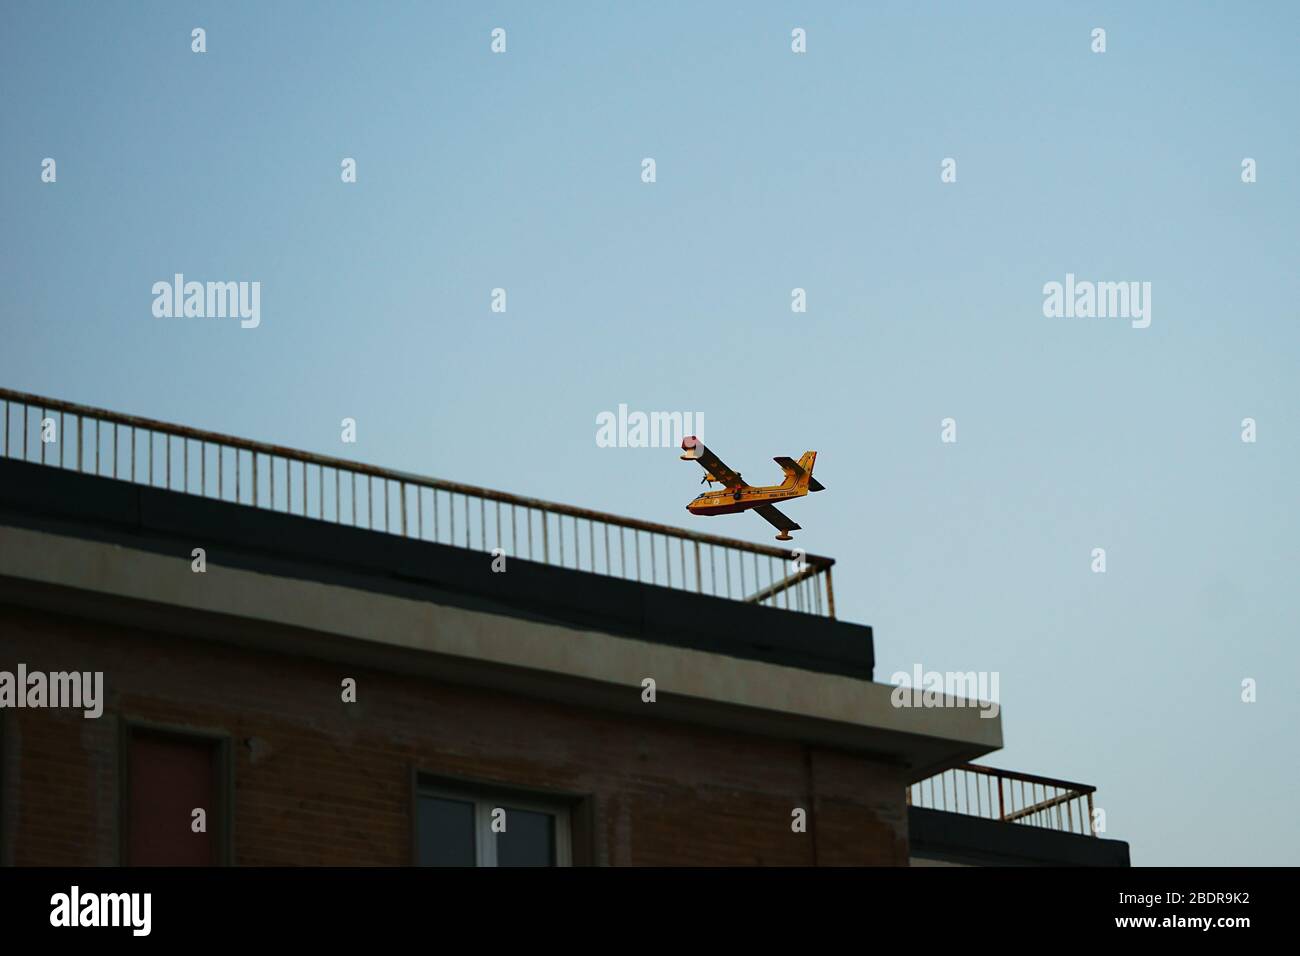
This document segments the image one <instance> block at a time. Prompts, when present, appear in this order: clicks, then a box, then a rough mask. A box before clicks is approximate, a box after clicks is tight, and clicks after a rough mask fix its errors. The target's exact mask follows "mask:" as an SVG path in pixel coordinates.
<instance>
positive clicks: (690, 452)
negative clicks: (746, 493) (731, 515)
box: [682, 436, 749, 488]
mask: <svg viewBox="0 0 1300 956" xmlns="http://www.w3.org/2000/svg"><path fill="white" fill-rule="evenodd" d="M682 449H683V451H684V454H683V455H682V458H684V459H686V460H688V461H691V460H694V461H698V462H699V463H700V464H701V465H702V466H703V467H704V470H705V471H706V472H708V473H709V474H708V476H709V478H711V479H712V480H713V481H717V482H721V483H722V485H723V487H724V488H748V487H749V483H748V482H746V481H745V479H744V478H741V477H740V472H738V471H732V470H731V469H730V468H728V467H727V465H726V463H725V462H723V460H722V459H721V458H719V457H718V456H717V455H715V454H713V452H711V451H709V450H708V449H707V448H705V447H704V445H702V444H701V443H700V441H699V440H698V439H697V438H695V437H693V436H692V437H689V438H687V439H686V440H685V441H684V442H682Z"/></svg>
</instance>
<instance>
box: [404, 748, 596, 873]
mask: <svg viewBox="0 0 1300 956" xmlns="http://www.w3.org/2000/svg"><path fill="white" fill-rule="evenodd" d="M411 796H412V801H411V859H412V862H413V863H414V865H416V866H419V865H420V820H419V806H420V799H421V798H422V797H432V798H434V799H439V800H453V801H456V802H458V803H470V804H473V806H474V866H475V867H476V868H477V867H495V866H497V865H498V863H497V844H496V840H495V839H494V837H495V834H494V833H493V832H492V811H493V810H494V809H496V808H497V807H502V808H505V809H506V810H507V813H506V828H507V832H508V831H509V827H510V815H509V810H511V809H514V810H527V811H529V812H532V813H544V814H547V815H548V816H550V817H551V818H552V819H553V820H554V827H555V830H554V836H555V863H554V866H556V867H561V866H565V867H568V866H573V865H574V863H573V857H574V845H573V844H574V840H573V837H574V816H575V815H577V813H578V812H579V811H580V808H579V806H577V805H578V804H580V803H581V798H580V797H574V796H573V795H571V794H560V793H552V792H549V791H545V790H533V789H525V788H520V787H512V786H509V785H504V786H498V785H496V784H491V783H482V782H477V781H475V782H470V781H459V780H454V779H450V778H445V777H436V776H432V775H430V774H425V773H421V772H420V771H418V770H416V771H415V772H414V774H413V780H412V794H411Z"/></svg>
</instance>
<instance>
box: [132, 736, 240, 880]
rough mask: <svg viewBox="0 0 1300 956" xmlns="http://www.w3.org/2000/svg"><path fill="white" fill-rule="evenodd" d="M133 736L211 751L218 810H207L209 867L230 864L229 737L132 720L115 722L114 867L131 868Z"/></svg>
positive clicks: (232, 802)
mask: <svg viewBox="0 0 1300 956" xmlns="http://www.w3.org/2000/svg"><path fill="white" fill-rule="evenodd" d="M136 735H141V736H152V737H168V738H171V739H173V740H181V741H186V742H189V743H195V744H197V743H203V744H207V745H208V746H210V747H211V748H212V761H213V768H212V769H213V781H214V788H215V791H216V793H215V796H216V799H217V801H218V803H219V806H217V807H214V808H211V809H209V810H208V829H209V831H211V830H212V828H213V827H214V826H215V827H216V829H217V832H216V834H215V838H214V843H215V845H216V856H217V858H216V861H215V862H214V863H213V866H231V865H233V863H234V843H235V826H234V823H235V821H234V810H235V768H234V763H233V760H232V759H231V758H232V754H233V749H234V748H233V747H232V745H231V741H232V739H233V738H232V737H231V735H230V733H228V732H227V731H225V730H217V729H208V728H200V727H188V726H185V725H183V724H169V723H160V722H157V721H151V720H141V719H138V718H134V717H122V718H120V719H119V720H118V755H117V756H118V760H117V793H116V800H115V803H116V806H115V807H114V811H115V812H114V816H115V818H116V820H117V830H118V838H117V863H116V865H117V866H119V867H127V866H131V865H132V864H131V863H130V857H131V812H130V811H131V741H132V739H133V738H134V737H135V736H136Z"/></svg>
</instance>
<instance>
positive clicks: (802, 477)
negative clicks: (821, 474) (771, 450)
mask: <svg viewBox="0 0 1300 956" xmlns="http://www.w3.org/2000/svg"><path fill="white" fill-rule="evenodd" d="M772 460H773V461H775V462H776V463H777V464H778V465H780V466H781V468H782V469H783V470H784V471H785V483H786V484H787V485H791V486H793V487H796V488H797V487H799V486H800V485H804V486H806V487H807V488H808V490H809V491H824V490H825V489H826V486H825V485H823V484H822V483H821V482H820V481H818V480H817V479H816V478H814V477H813V476H812V471H813V465H814V464H815V463H816V461H817V452H815V451H806V452H804V453H803V457H802V458H800V459H799V460H798V461H795V460H794V459H793V458H787V457H785V456H784V455H781V456H778V457H776V458H774V459H772Z"/></svg>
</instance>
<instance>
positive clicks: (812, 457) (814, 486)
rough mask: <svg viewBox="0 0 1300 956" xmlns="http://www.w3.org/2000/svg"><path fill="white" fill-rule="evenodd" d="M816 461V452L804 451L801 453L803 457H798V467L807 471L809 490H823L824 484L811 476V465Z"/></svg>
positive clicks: (824, 488)
mask: <svg viewBox="0 0 1300 956" xmlns="http://www.w3.org/2000/svg"><path fill="white" fill-rule="evenodd" d="M816 462H817V452H815V451H806V452H804V453H803V457H802V458H800V459H799V467H800V468H802V469H803V470H804V471H805V472H807V473H808V490H809V491H825V490H826V486H825V485H823V484H822V483H821V482H820V481H818V480H817V479H816V478H814V477H813V476H812V473H813V465H814V464H816Z"/></svg>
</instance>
